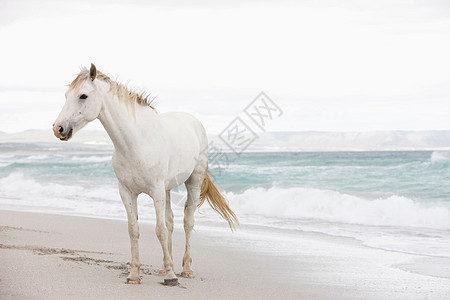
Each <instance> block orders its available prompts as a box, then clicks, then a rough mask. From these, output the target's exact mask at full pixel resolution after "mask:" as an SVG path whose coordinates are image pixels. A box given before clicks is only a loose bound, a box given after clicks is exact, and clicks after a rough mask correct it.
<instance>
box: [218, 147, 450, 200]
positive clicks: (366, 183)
mask: <svg viewBox="0 0 450 300" xmlns="http://www.w3.org/2000/svg"><path fill="white" fill-rule="evenodd" d="M212 170H213V174H214V175H215V178H216V179H217V183H218V184H219V185H220V186H221V187H222V188H224V189H225V190H230V191H243V190H246V189H248V188H251V187H255V186H263V187H271V186H274V185H276V186H279V187H286V188H288V187H307V188H317V189H327V190H333V191H338V192H342V193H349V194H363V195H366V196H367V197H369V198H378V197H386V196H391V195H397V196H405V197H408V198H411V199H417V200H420V201H433V200H435V201H450V155H449V154H448V153H446V152H431V151H420V152H405V151H393V152H312V153H303V152H297V153H244V154H242V156H241V157H240V158H237V159H236V160H235V161H234V162H231V163H230V164H229V166H228V167H226V166H219V167H217V166H216V167H215V168H214V166H213V168H212Z"/></svg>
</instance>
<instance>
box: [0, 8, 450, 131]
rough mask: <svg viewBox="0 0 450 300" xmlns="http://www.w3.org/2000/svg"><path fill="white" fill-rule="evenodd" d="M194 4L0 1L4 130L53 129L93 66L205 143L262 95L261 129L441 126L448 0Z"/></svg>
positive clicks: (448, 79) (449, 36) (447, 74)
mask: <svg viewBox="0 0 450 300" xmlns="http://www.w3.org/2000/svg"><path fill="white" fill-rule="evenodd" d="M318 2H320V4H318ZM191 3H193V4H191V5H187V4H184V2H183V1H162V0H161V1H143V0H142V1H137V0H135V1H101V0H100V1H80V0H79V1H44V0H41V1H18V0H14V1H5V0H0V41H1V47H0V54H1V55H0V105H1V110H0V131H6V132H17V131H22V130H26V129H47V128H48V129H50V127H51V124H52V123H53V121H54V120H55V118H56V116H57V114H58V113H59V111H60V109H61V107H62V105H63V103H64V92H65V89H66V88H67V87H66V86H65V85H66V84H68V83H70V82H71V81H72V80H73V78H74V77H75V76H76V74H77V73H78V71H79V70H80V67H81V66H89V64H90V63H91V62H93V63H94V64H96V65H97V68H98V69H99V70H100V71H102V72H104V73H107V74H109V75H111V76H112V77H113V78H117V79H118V80H119V81H122V82H128V83H129V86H131V87H135V88H137V89H144V90H146V91H148V92H150V93H151V94H152V95H154V96H156V97H157V108H158V110H159V112H161V113H162V112H167V111H187V112H191V113H193V114H194V115H196V116H197V117H199V118H200V119H201V121H202V122H203V123H204V125H205V127H206V129H207V131H208V132H209V133H218V132H220V131H221V130H222V129H223V128H224V127H225V126H226V125H227V124H228V123H229V122H230V121H232V120H233V119H234V117H236V116H238V115H240V114H241V113H242V110H243V109H244V108H245V106H246V105H247V104H248V103H249V102H251V101H252V100H253V98H254V97H255V96H257V95H258V93H259V92H260V91H265V92H266V93H267V95H269V97H271V98H272V99H273V100H274V101H275V102H276V103H277V104H278V106H279V107H280V108H281V109H282V110H283V111H284V114H283V115H282V116H281V117H280V118H278V119H276V120H273V121H272V122H270V123H269V124H268V130H270V131H294V130H295V131H302V130H319V131H372V130H433V129H436V130H450V118H449V117H450V2H449V1H398V0H392V1H193V2H191ZM90 128H91V129H96V128H100V126H99V123H98V122H96V124H94V125H93V126H91V127H90Z"/></svg>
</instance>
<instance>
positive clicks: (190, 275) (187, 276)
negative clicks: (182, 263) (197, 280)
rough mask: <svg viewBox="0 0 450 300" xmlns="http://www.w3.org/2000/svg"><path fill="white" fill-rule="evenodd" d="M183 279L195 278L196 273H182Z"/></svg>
mask: <svg viewBox="0 0 450 300" xmlns="http://www.w3.org/2000/svg"><path fill="white" fill-rule="evenodd" d="M181 277H184V278H194V272H192V271H183V272H181Z"/></svg>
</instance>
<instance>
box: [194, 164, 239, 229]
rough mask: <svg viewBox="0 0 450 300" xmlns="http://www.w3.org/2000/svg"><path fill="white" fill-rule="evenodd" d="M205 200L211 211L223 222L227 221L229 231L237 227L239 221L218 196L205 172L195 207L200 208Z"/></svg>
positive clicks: (225, 201)
mask: <svg viewBox="0 0 450 300" xmlns="http://www.w3.org/2000/svg"><path fill="white" fill-rule="evenodd" d="M205 199H206V200H208V203H209V205H211V207H212V209H214V210H215V211H217V212H218V213H219V215H221V216H222V217H223V218H224V219H225V220H227V222H228V225H230V228H231V231H233V230H235V229H236V225H238V226H239V221H238V219H237V217H236V215H235V214H234V212H233V211H232V210H231V208H230V206H228V203H227V200H225V198H224V197H223V196H222V195H221V194H220V192H219V189H218V188H217V187H216V185H215V184H214V182H213V181H212V180H211V177H210V176H209V173H208V172H206V177H205V179H204V180H203V183H202V189H201V192H200V202H199V204H198V205H197V206H198V207H200V206H201V205H202V204H203V202H205Z"/></svg>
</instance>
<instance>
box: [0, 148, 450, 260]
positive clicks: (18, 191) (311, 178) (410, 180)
mask: <svg viewBox="0 0 450 300" xmlns="http://www.w3.org/2000/svg"><path fill="white" fill-rule="evenodd" d="M111 155H112V149H111V148H110V147H106V148H105V146H104V145H97V146H96V145H89V147H79V148H76V149H72V148H69V147H58V146H56V147H55V144H51V145H50V144H42V145H35V144H33V145H27V144H19V143H17V144H14V143H11V144H6V143H3V144H0V209H9V210H20V211H34V212H45V213H55V214H66V215H77V216H88V217H97V218H111V219H122V220H125V219H126V214H125V209H124V208H123V205H122V202H121V200H120V197H119V193H118V186H117V179H116V177H115V174H114V171H113V168H112V165H111ZM210 172H211V175H212V176H213V178H214V181H215V183H216V185H217V186H218V187H219V188H220V189H221V190H222V191H223V193H224V195H225V197H226V198H227V200H228V201H229V202H230V205H231V207H232V209H233V210H234V211H235V213H236V215H237V216H238V218H239V220H240V223H241V225H242V230H249V232H251V231H252V230H255V231H259V232H264V231H271V232H272V233H273V234H275V235H276V234H282V233H283V232H286V233H289V235H290V236H291V237H292V236H294V237H295V235H296V234H301V233H302V232H316V233H320V234H327V235H331V236H340V237H349V238H354V239H357V240H359V241H361V242H362V243H363V244H364V245H366V246H369V247H375V248H382V249H386V250H391V251H401V252H407V253H415V254H422V255H428V256H436V257H450V153H449V152H437V151H435V152H433V151H390V152H288V153H242V154H241V155H240V156H239V157H237V156H234V158H233V159H231V160H230V161H228V163H227V164H226V165H223V164H222V165H214V164H212V165H210ZM171 198H172V206H173V209H174V213H175V222H176V224H182V219H183V205H184V200H185V198H186V191H185V189H184V188H183V187H180V188H177V189H174V190H173V191H172V197H171ZM138 203H139V220H140V222H154V220H155V213H154V209H153V203H152V200H151V198H150V197H148V196H146V195H141V196H139V199H138ZM196 224H197V226H208V227H217V228H223V229H226V227H227V225H226V222H225V221H224V220H223V219H221V217H220V216H219V215H218V214H217V213H215V212H214V211H212V210H211V209H210V208H209V207H207V204H205V205H204V206H202V207H201V208H200V209H199V212H198V213H197V214H196Z"/></svg>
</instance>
